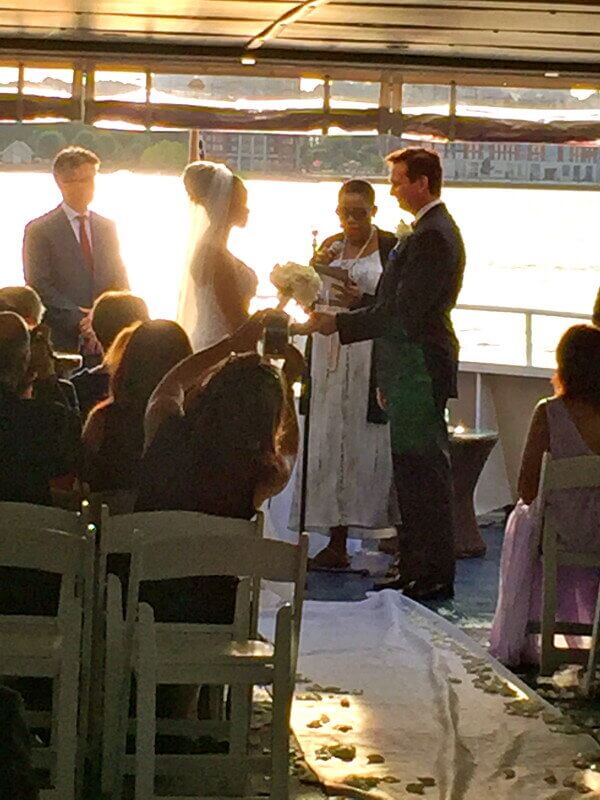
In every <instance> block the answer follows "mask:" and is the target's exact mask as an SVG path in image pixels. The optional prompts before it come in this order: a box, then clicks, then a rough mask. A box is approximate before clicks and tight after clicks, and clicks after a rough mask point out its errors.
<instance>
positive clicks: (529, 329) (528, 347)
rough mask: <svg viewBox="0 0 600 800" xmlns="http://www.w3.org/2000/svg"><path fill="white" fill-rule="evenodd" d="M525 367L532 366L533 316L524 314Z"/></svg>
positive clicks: (528, 313)
mask: <svg viewBox="0 0 600 800" xmlns="http://www.w3.org/2000/svg"><path fill="white" fill-rule="evenodd" d="M525 365H526V366H528V367H531V366H532V365H533V314H532V313H531V312H530V311H528V312H527V313H526V314H525Z"/></svg>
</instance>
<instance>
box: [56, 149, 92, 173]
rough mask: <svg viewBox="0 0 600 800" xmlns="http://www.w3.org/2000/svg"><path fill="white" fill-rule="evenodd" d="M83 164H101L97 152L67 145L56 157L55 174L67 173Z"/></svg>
mask: <svg viewBox="0 0 600 800" xmlns="http://www.w3.org/2000/svg"><path fill="white" fill-rule="evenodd" d="M82 164H93V165H94V166H96V167H98V166H100V159H99V158H98V156H97V155H96V153H92V151H91V150H86V149H85V148H84V147H75V146H73V147H65V149H64V150H61V151H60V153H58V155H57V156H56V158H55V159H54V163H53V164H52V172H53V173H54V175H59V176H62V175H66V174H67V172H71V170H74V169H77V167H80V166H81V165H82Z"/></svg>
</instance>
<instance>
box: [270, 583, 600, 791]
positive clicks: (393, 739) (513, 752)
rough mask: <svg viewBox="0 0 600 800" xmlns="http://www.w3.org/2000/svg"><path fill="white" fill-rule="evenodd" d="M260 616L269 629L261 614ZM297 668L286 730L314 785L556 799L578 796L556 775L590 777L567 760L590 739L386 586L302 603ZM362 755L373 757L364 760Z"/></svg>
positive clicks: (591, 749)
mask: <svg viewBox="0 0 600 800" xmlns="http://www.w3.org/2000/svg"><path fill="white" fill-rule="evenodd" d="M263 623H264V626H263V630H264V632H265V633H266V634H267V635H268V634H270V633H271V631H272V624H273V619H272V615H271V614H267V615H266V617H265V618H264V620H263ZM298 670H299V672H300V673H301V674H302V675H303V676H306V677H307V678H308V679H310V683H307V684H306V685H304V684H300V685H299V686H298V691H297V696H296V700H295V702H294V708H293V712H292V722H293V728H294V732H295V734H296V736H297V738H298V741H299V743H300V746H301V747H302V750H303V752H304V754H305V757H306V760H307V762H308V763H309V765H310V767H311V768H312V769H314V771H315V772H316V773H317V774H318V776H319V777H320V779H321V780H323V781H325V782H330V783H344V782H345V780H348V779H350V783H351V784H352V783H356V782H357V781H356V778H357V777H359V778H360V777H362V778H364V777H369V776H371V777H378V778H383V777H386V776H387V777H388V778H395V779H398V782H390V783H388V782H385V781H382V782H380V783H379V784H378V786H377V788H376V789H374V790H373V792H372V793H369V794H368V795H365V796H368V797H374V798H375V797H382V798H394V800H395V799H396V798H403V799H404V800H406V798H407V797H411V796H415V795H414V794H413V792H414V793H415V794H421V793H422V794H423V796H425V797H429V798H432V800H433V798H435V799H436V800H483V799H484V798H495V800H505V799H506V800H508V799H509V798H510V800H517V798H519V800H523V798H526V799H527V800H538V798H539V799H540V800H542V798H544V800H550V799H551V798H552V800H568V798H575V797H581V796H582V794H581V793H580V791H579V790H578V787H577V786H574V785H572V786H569V785H567V786H565V785H564V783H565V782H566V783H567V784H569V783H572V784H578V785H579V787H580V788H582V785H583V784H584V783H586V784H587V785H588V786H590V785H594V783H593V782H594V779H595V778H600V775H599V774H598V773H594V772H590V771H589V770H585V769H576V767H575V766H574V764H573V761H577V756H578V754H581V753H583V754H585V755H588V756H589V757H590V760H594V756H595V755H596V754H597V752H598V745H597V743H596V742H595V741H594V740H593V739H592V738H591V737H588V736H586V735H583V734H575V735H573V733H572V726H568V725H566V723H565V722H563V721H561V718H560V717H557V712H555V711H553V710H552V709H551V707H550V706H548V705H547V704H545V703H544V701H543V700H541V699H540V698H539V697H538V696H537V695H535V694H534V693H532V692H530V690H529V689H527V687H525V686H524V685H523V684H522V683H520V682H519V681H518V680H517V679H516V678H515V677H514V676H513V675H512V674H511V673H510V672H508V670H506V669H504V668H503V667H502V666H501V665H500V664H498V663H497V662H495V661H494V660H493V659H491V658H489V657H488V656H487V654H486V653H485V651H484V650H482V649H481V648H480V647H479V646H478V645H477V644H476V643H475V642H473V641H472V640H471V639H469V638H468V637H467V636H466V635H465V634H463V633H462V632H461V631H460V630H459V629H457V628H456V627H454V626H453V625H451V624H450V623H448V622H447V621H446V620H443V619H441V618H440V617H439V616H437V615H435V614H433V613H432V612H430V611H429V610H427V609H424V608H423V607H422V606H419V605H417V604H415V603H413V602H411V601H410V600H407V599H405V598H403V597H402V596H401V595H400V594H398V593H397V592H392V591H386V592H382V593H380V594H377V595H374V596H371V597H370V598H369V599H367V600H365V601H363V602H360V603H320V602H307V603H305V606H304V619H303V624H302V642H301V649H300V658H299V664H298ZM311 684H313V685H314V684H317V688H316V689H314V688H311ZM318 687H323V689H320V688H318ZM327 687H338V688H339V689H340V690H342V693H341V694H339V693H337V691H336V692H335V693H333V694H332V690H331V689H330V690H329V691H328V690H327ZM315 692H316V693H315ZM344 692H345V693H344ZM557 719H558V721H557ZM340 725H341V726H350V728H351V729H350V730H345V731H344V730H340V729H339V728H337V727H336V726H340ZM309 726H310V727H309ZM553 729H554V732H553ZM565 731H567V733H565ZM569 731H571V733H570V734H569V733H568V732H569ZM336 744H343V745H347V746H348V747H347V748H346V751H344V750H342V751H338V753H339V754H341V755H342V756H345V757H346V758H349V757H350V756H351V755H352V747H355V748H356V755H355V757H354V758H352V759H351V760H349V761H344V760H342V759H340V758H338V757H335V756H334V757H331V758H329V760H321V759H320V758H319V757H318V756H319V750H321V756H322V755H323V750H322V748H323V747H325V748H327V747H329V746H331V745H336ZM325 755H327V753H326V752H325ZM369 755H376V756H381V757H382V758H383V759H385V761H384V762H382V763H378V764H371V765H369V763H368V758H367V756H369ZM377 760H380V759H377ZM580 766H581V765H580ZM421 778H423V779H425V780H423V781H421V780H420V779H421ZM433 782H435V785H429V786H428V785H427V784H432V783H433ZM358 783H360V781H359V782H358ZM407 786H408V789H407ZM585 796H586V797H594V796H600V792H599V793H598V794H596V792H595V791H594V792H593V793H589V794H586V795H585Z"/></svg>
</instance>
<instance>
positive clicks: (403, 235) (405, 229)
mask: <svg viewBox="0 0 600 800" xmlns="http://www.w3.org/2000/svg"><path fill="white" fill-rule="evenodd" d="M412 234H413V228H412V225H409V224H408V223H407V222H404V220H403V219H401V220H400V222H399V223H398V227H397V228H396V237H397V239H398V241H399V242H403V241H404V240H405V239H408V237H409V236H412Z"/></svg>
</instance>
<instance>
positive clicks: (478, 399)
mask: <svg viewBox="0 0 600 800" xmlns="http://www.w3.org/2000/svg"><path fill="white" fill-rule="evenodd" d="M481 391H482V387H481V372H477V373H475V430H476V431H479V430H481Z"/></svg>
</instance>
